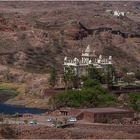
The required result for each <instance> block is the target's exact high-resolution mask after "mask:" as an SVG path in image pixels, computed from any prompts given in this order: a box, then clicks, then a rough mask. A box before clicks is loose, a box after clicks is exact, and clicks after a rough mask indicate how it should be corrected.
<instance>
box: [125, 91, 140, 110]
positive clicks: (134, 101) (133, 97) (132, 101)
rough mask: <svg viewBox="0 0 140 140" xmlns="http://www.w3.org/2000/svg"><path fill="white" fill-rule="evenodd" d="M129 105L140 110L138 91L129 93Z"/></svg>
mask: <svg viewBox="0 0 140 140" xmlns="http://www.w3.org/2000/svg"><path fill="white" fill-rule="evenodd" d="M128 102H129V106H130V107H131V108H132V109H134V110H135V111H137V112H140V95H139V94H138V93H130V94H128Z"/></svg>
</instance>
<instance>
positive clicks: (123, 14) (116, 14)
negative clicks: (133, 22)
mask: <svg viewBox="0 0 140 140" xmlns="http://www.w3.org/2000/svg"><path fill="white" fill-rule="evenodd" d="M113 15H114V16H116V17H120V16H122V17H124V16H125V15H126V13H125V12H120V11H114V13H113Z"/></svg>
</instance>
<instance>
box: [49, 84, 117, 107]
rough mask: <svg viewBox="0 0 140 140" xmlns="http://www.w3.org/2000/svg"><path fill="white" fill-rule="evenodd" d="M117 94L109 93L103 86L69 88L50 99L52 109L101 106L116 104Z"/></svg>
mask: <svg viewBox="0 0 140 140" xmlns="http://www.w3.org/2000/svg"><path fill="white" fill-rule="evenodd" d="M116 103H117V100H116V98H115V96H113V95H112V94H109V93H108V92H107V91H106V90H105V89H103V88H102V87H101V86H99V85H97V86H95V87H94V88H83V89H82V90H68V91H65V92H63V93H59V94H56V95H54V96H52V97H51V98H50V99H49V105H50V108H51V109H58V108H61V107H99V106H110V105H115V104H116Z"/></svg>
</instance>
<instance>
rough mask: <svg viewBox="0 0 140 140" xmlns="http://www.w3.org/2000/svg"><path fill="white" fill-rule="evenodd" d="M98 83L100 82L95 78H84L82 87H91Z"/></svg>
mask: <svg viewBox="0 0 140 140" xmlns="http://www.w3.org/2000/svg"><path fill="white" fill-rule="evenodd" d="M97 85H100V82H99V81H98V80H96V79H86V80H85V81H84V84H83V87H84V88H92V87H94V86H97Z"/></svg>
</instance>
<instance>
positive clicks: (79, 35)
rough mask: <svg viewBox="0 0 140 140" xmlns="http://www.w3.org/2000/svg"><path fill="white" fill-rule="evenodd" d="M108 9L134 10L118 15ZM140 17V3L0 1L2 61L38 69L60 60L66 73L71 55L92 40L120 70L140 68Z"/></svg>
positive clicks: (16, 65) (15, 66)
mask: <svg viewBox="0 0 140 140" xmlns="http://www.w3.org/2000/svg"><path fill="white" fill-rule="evenodd" d="M107 10H119V11H124V12H127V13H128V14H127V16H126V17H122V18H116V17H114V16H113V15H111V14H110V13H108V12H106V11H107ZM139 16H140V2H23V1H22V2H0V54H1V55H0V60H1V61H0V63H1V64H2V65H8V66H10V67H14V68H16V69H23V70H25V71H30V72H36V73H47V72H48V71H49V70H50V67H51V66H53V65H56V67H57V70H58V72H62V63H63V58H64V56H65V55H68V56H72V57H74V56H77V57H78V56H79V55H80V53H81V51H82V50H83V49H85V48H86V45H88V44H91V46H92V47H94V48H95V50H96V51H97V54H100V53H102V54H103V55H106V56H107V55H112V56H113V61H114V65H115V66H116V67H118V68H119V69H123V68H127V69H128V68H129V69H130V70H137V69H139V68H140V36H139V35H137V34H139V33H140V20H139ZM79 23H81V24H82V26H81V24H79ZM104 28H111V30H112V31H111V32H110V31H107V30H104ZM87 29H88V30H87ZM94 29H96V30H97V29H98V30H97V32H93V30H94ZM102 29H103V30H102ZM113 31H118V32H119V33H118V34H117V33H116V34H114V32H113ZM121 33H126V34H128V36H127V37H125V36H123V35H122V34H121ZM135 34H136V36H135Z"/></svg>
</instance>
